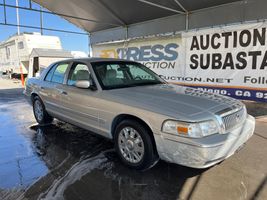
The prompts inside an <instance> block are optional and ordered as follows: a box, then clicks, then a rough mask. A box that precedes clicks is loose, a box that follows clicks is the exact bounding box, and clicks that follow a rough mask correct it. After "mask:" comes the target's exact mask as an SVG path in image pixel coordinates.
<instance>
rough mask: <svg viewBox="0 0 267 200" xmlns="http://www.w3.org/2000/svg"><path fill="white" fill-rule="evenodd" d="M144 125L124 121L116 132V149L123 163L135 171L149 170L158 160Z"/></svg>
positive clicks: (132, 121)
mask: <svg viewBox="0 0 267 200" xmlns="http://www.w3.org/2000/svg"><path fill="white" fill-rule="evenodd" d="M148 131H149V130H147V129H146V128H145V127H144V126H143V125H142V124H140V123H138V122H136V121H134V120H125V121H122V122H121V123H120V124H119V125H118V126H117V128H116V130H115V135H114V140H115V148H116V151H117V153H118V154H119V156H120V158H121V160H122V162H123V163H124V164H126V165H127V166H129V167H131V168H135V169H147V168H149V167H150V166H152V165H153V164H154V163H155V161H156V160H158V158H157V156H156V153H155V152H154V148H153V143H152V138H151V136H150V135H149V133H148Z"/></svg>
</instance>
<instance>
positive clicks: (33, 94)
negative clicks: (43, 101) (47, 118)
mask: <svg viewBox="0 0 267 200" xmlns="http://www.w3.org/2000/svg"><path fill="white" fill-rule="evenodd" d="M36 96H38V95H37V94H36V93H32V94H31V101H32V103H33V100H34V98H35V97H36Z"/></svg>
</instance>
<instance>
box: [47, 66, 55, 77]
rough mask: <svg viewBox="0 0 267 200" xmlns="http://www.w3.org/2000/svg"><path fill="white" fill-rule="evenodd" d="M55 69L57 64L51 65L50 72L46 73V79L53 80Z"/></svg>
mask: <svg viewBox="0 0 267 200" xmlns="http://www.w3.org/2000/svg"><path fill="white" fill-rule="evenodd" d="M54 71H55V65H54V66H53V67H51V69H50V70H49V72H48V73H47V74H46V77H45V81H51V79H52V76H53V73H54Z"/></svg>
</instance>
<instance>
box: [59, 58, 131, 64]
mask: <svg viewBox="0 0 267 200" xmlns="http://www.w3.org/2000/svg"><path fill="white" fill-rule="evenodd" d="M108 61H113V62H114V61H123V62H134V61H131V60H125V59H119V58H99V57H91V58H71V59H66V60H61V61H59V62H89V63H91V62H108Z"/></svg>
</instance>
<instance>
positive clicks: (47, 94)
mask: <svg viewBox="0 0 267 200" xmlns="http://www.w3.org/2000/svg"><path fill="white" fill-rule="evenodd" d="M68 66H69V63H67V62H64V63H57V64H56V65H54V66H53V67H52V68H51V69H50V71H49V72H48V73H47V75H46V77H45V78H44V81H43V84H42V85H41V86H40V94H41V96H42V99H43V102H44V104H45V107H46V109H47V111H48V112H49V113H52V115H53V116H56V117H60V116H62V113H61V107H62V106H61V93H62V90H61V86H62V84H63V82H64V79H65V74H66V71H67V69H68Z"/></svg>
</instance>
